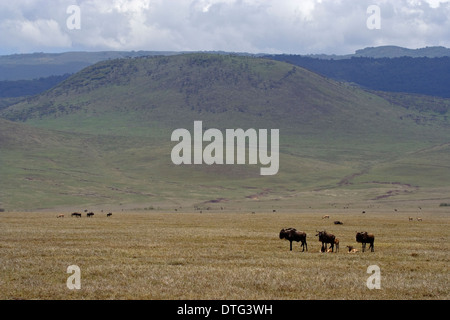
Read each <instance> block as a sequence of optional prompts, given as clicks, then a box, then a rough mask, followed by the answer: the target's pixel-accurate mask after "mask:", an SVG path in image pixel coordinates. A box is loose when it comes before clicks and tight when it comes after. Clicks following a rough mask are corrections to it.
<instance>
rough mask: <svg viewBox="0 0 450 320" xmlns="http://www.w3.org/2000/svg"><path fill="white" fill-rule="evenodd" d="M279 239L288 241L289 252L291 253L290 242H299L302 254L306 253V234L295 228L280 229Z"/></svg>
mask: <svg viewBox="0 0 450 320" xmlns="http://www.w3.org/2000/svg"><path fill="white" fill-rule="evenodd" d="M280 239H286V240H289V248H290V251H292V241H296V242H301V243H302V248H303V250H302V252H303V251H305V247H306V251H308V244H307V243H306V233H304V232H302V231H298V230H297V229H295V228H286V229H281V231H280Z"/></svg>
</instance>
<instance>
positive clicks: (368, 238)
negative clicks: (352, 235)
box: [356, 231, 375, 252]
mask: <svg viewBox="0 0 450 320" xmlns="http://www.w3.org/2000/svg"><path fill="white" fill-rule="evenodd" d="M374 241H375V236H374V235H373V234H372V233H367V232H365V231H364V232H356V242H359V243H362V252H364V251H365V250H366V244H367V243H368V244H369V249H371V250H370V251H372V252H374V251H375V250H374V248H373V243H374Z"/></svg>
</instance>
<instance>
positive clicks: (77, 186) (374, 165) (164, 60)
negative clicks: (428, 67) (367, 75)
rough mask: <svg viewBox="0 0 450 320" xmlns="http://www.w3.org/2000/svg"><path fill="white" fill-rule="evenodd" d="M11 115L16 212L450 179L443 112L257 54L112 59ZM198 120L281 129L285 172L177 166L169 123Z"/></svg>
mask: <svg viewBox="0 0 450 320" xmlns="http://www.w3.org/2000/svg"><path fill="white" fill-rule="evenodd" d="M396 99H401V98H396ZM430 103H431V102H430ZM428 109H429V110H433V108H431V107H430V106H428ZM0 116H1V117H3V118H4V119H8V120H11V121H15V122H10V121H6V120H2V122H1V126H0V137H1V140H0V146H1V150H2V151H1V156H0V161H1V169H0V176H1V178H2V179H1V180H2V183H1V184H2V188H1V189H0V190H1V191H0V202H1V203H0V207H4V208H6V209H15V208H25V209H33V208H49V207H55V206H77V205H78V206H79V205H85V206H88V205H97V204H98V205H101V204H106V205H111V206H113V205H115V206H120V205H121V206H128V207H156V206H172V207H175V206H178V205H189V206H194V205H196V206H200V207H201V206H205V207H206V206H216V207H217V206H219V207H220V206H227V205H230V204H231V203H244V204H246V203H251V205H255V204H256V203H264V202H265V201H267V203H269V202H270V203H277V205H278V206H280V205H281V206H282V204H280V203H286V205H298V206H307V205H308V201H307V199H308V197H309V195H311V194H312V193H314V192H316V193H314V194H313V195H312V196H311V197H312V198H314V199H315V197H316V196H317V194H321V192H322V193H324V194H325V193H326V192H328V191H327V190H333V193H336V192H337V193H341V194H346V190H350V191H351V192H350V193H351V194H356V195H355V196H352V197H347V196H345V197H342V198H341V200H340V201H345V202H353V201H355V202H356V201H357V202H361V201H372V199H376V198H377V196H382V195H384V194H385V193H386V192H387V191H386V188H388V189H389V188H390V187H391V186H392V185H393V186H404V185H410V186H414V188H412V187H411V188H410V187H405V188H404V189H405V190H407V192H406V193H407V196H409V197H412V198H414V197H416V198H417V197H420V196H421V195H423V196H424V197H425V196H426V197H428V196H429V194H428V193H427V192H428V191H427V190H431V189H435V188H437V189H439V190H446V188H447V187H448V183H447V181H450V180H449V179H450V174H449V172H450V171H449V170H448V166H447V165H446V164H447V163H450V162H449V161H448V160H450V159H449V158H450V156H449V152H448V145H445V143H448V141H449V138H450V130H449V126H448V121H447V119H446V118H445V116H443V115H441V114H440V113H439V112H436V113H434V112H433V111H430V113H429V114H426V115H424V114H422V113H419V111H416V108H412V110H410V109H407V108H405V106H404V105H401V104H400V103H398V102H397V101H394V102H393V101H392V99H391V101H388V100H386V99H385V98H383V97H381V96H380V95H375V94H372V93H369V92H366V91H362V90H360V89H357V88H354V87H350V86H347V85H345V84H342V83H338V82H335V81H332V80H329V79H326V78H323V77H321V76H319V75H316V74H314V73H312V72H309V71H307V70H305V69H302V68H299V67H295V66H293V65H290V64H287V63H282V62H276V61H271V60H267V59H259V58H254V57H243V56H239V57H238V56H231V55H214V54H183V55H175V56H170V57H167V56H159V57H141V58H135V59H117V60H110V61H103V62H99V63H97V64H95V65H93V66H90V67H87V68H85V69H83V70H82V71H80V72H78V73H77V74H75V75H73V76H72V77H70V78H69V79H67V80H65V81H64V82H62V83H61V84H60V85H58V86H57V87H55V88H54V89H52V90H49V91H47V92H45V93H44V94H41V95H38V96H35V97H32V98H29V99H27V100H26V101H24V102H21V103H19V104H16V105H14V106H11V107H9V108H6V109H4V110H3V111H1V113H0ZM419 116H420V117H421V119H425V120H426V121H425V120H423V121H417V117H419ZM196 120H200V121H203V129H204V130H206V129H208V128H217V129H219V130H222V131H224V130H225V129H235V128H242V129H244V130H246V129H249V128H255V129H279V130H280V169H279V172H278V174H276V175H275V176H261V175H260V174H259V168H260V165H248V164H247V165H211V166H208V165H181V166H176V165H174V164H173V163H172V162H171V158H170V154H171V150H172V148H173V146H174V145H175V144H176V143H175V142H171V141H170V137H171V133H172V132H173V130H175V129H177V128H185V129H187V130H189V131H190V132H192V131H193V123H194V121H196ZM18 122H24V123H18ZM206 144H207V143H204V145H206ZM446 146H447V147H446ZM446 148H447V149H446ZM427 150H429V152H430V153H431V154H432V156H430V157H428V154H429V153H428V151H427ZM380 182H382V183H380ZM389 184H392V185H389ZM355 190H356V191H355ZM388 191H389V190H388ZM354 192H356V193H354ZM439 192H441V191H439ZM406 193H405V194H406ZM440 194H441V193H440ZM397 196H398V197H400V196H401V197H404V195H403V194H401V195H397ZM439 197H440V195H439ZM393 198H395V197H394V196H390V197H389V200H391V199H393ZM380 199H381V200H380V201H383V199H385V198H383V197H382V198H380ZM335 200H336V199H331V200H330V199H327V198H326V197H324V201H326V202H327V203H328V202H330V201H335ZM283 201H284V202H283ZM324 203H325V202H324Z"/></svg>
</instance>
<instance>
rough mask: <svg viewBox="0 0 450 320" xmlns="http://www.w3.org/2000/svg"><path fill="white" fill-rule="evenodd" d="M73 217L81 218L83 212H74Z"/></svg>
mask: <svg viewBox="0 0 450 320" xmlns="http://www.w3.org/2000/svg"><path fill="white" fill-rule="evenodd" d="M71 216H72V217H77V218H81V213H78V212H74V213H72V214H71Z"/></svg>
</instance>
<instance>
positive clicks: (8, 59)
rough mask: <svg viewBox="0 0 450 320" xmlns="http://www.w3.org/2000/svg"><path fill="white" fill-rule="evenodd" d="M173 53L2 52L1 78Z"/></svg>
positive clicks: (59, 72) (20, 77)
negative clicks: (113, 60) (106, 61)
mask: <svg viewBox="0 0 450 320" xmlns="http://www.w3.org/2000/svg"><path fill="white" fill-rule="evenodd" d="M170 54H173V53H171V52H154V51H100V52H64V53H31V54H12V55H5V56H0V81H4V80H12V81H13V80H32V79H36V78H42V77H49V76H55V75H63V74H66V73H75V72H78V71H80V70H81V69H83V68H85V67H87V66H90V65H92V64H94V63H97V62H99V61H104V60H109V59H118V58H127V57H140V56H148V55H170Z"/></svg>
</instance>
